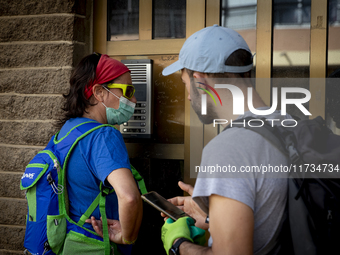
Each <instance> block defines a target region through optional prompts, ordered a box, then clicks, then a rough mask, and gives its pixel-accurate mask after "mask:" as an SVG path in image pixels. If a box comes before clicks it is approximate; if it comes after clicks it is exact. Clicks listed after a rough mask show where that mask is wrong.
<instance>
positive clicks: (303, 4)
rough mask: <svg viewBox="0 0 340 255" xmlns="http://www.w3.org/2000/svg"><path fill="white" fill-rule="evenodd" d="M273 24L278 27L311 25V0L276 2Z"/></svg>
mask: <svg viewBox="0 0 340 255" xmlns="http://www.w3.org/2000/svg"><path fill="white" fill-rule="evenodd" d="M273 3H274V10H273V12H274V15H273V22H274V24H277V25H302V24H307V25H308V24H310V9H311V1H310V0H274V2H273Z"/></svg>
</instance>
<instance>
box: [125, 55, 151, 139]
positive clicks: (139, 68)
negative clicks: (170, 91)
mask: <svg viewBox="0 0 340 255" xmlns="http://www.w3.org/2000/svg"><path fill="white" fill-rule="evenodd" d="M122 63H123V64H125V65H126V66H127V67H128V68H129V69H130V71H131V78H132V85H133V86H134V87H135V90H136V91H135V97H136V99H137V103H136V108H135V112H134V114H133V116H132V117H131V119H130V120H129V121H128V122H125V123H123V124H122V125H120V132H121V133H122V135H123V137H124V138H132V137H136V138H151V134H152V101H153V100H152V60H151V59H124V60H122Z"/></svg>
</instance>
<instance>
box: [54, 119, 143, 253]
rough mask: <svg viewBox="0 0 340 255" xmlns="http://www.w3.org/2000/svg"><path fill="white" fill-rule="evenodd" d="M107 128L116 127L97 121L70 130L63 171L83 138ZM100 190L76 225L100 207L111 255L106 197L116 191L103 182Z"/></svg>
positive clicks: (134, 171)
mask: <svg viewBox="0 0 340 255" xmlns="http://www.w3.org/2000/svg"><path fill="white" fill-rule="evenodd" d="M105 126H110V127H114V126H112V125H109V124H100V123H98V122H96V121H91V122H84V123H82V124H80V125H78V126H76V127H74V128H72V129H71V130H70V132H69V133H68V134H67V135H66V136H65V137H63V138H62V139H70V140H69V141H68V142H69V143H71V144H72V145H71V146H70V148H69V150H68V152H67V154H66V156H65V160H64V163H63V169H64V170H66V166H67V162H68V159H69V157H70V155H71V151H72V149H73V148H74V147H75V145H76V144H77V143H78V141H79V140H81V139H82V138H84V137H85V136H86V135H87V134H89V133H91V132H93V131H94V130H96V129H98V128H101V127H105ZM114 128H115V127H114ZM57 134H58V133H57ZM70 134H71V135H70ZM56 137H57V135H55V139H54V141H56ZM68 137H69V138H68ZM131 170H132V174H133V176H134V178H135V179H136V181H137V182H138V186H139V189H140V191H141V192H142V194H144V193H147V191H146V187H145V183H144V180H143V178H142V177H141V175H140V174H139V173H138V171H137V170H136V169H135V168H134V167H133V166H131ZM62 183H63V184H64V185H66V171H63V175H62ZM99 189H100V193H99V194H98V195H97V197H96V198H95V199H94V201H93V202H92V203H91V205H90V206H89V207H88V209H87V210H86V212H85V213H84V214H83V215H82V216H81V217H80V219H79V221H78V222H77V223H76V224H77V225H78V226H81V227H82V226H83V225H84V223H85V221H86V220H87V219H88V218H89V217H90V216H91V214H92V213H93V211H94V210H95V209H96V208H97V207H98V206H99V211H100V214H101V218H102V223H103V242H104V247H105V255H109V254H111V243H110V239H109V232H108V225H107V216H106V207H105V205H106V196H107V195H108V194H110V193H113V192H114V189H109V188H107V187H105V186H104V185H103V183H102V182H101V183H100V186H99ZM64 194H65V193H64ZM62 199H63V203H61V204H64V205H65V206H66V203H65V201H66V199H67V198H66V197H65V195H63V196H62ZM65 206H63V207H64V208H63V210H65V211H66V208H65ZM112 246H113V249H114V254H119V252H118V250H117V245H115V244H113V245H112Z"/></svg>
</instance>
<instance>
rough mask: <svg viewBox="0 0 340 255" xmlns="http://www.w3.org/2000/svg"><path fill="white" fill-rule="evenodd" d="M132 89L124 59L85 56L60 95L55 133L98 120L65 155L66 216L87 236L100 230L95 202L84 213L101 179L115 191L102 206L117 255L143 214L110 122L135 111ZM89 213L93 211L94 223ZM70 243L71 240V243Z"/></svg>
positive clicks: (128, 250) (125, 155)
mask: <svg viewBox="0 0 340 255" xmlns="http://www.w3.org/2000/svg"><path fill="white" fill-rule="evenodd" d="M134 92H135V89H134V87H133V85H132V80H131V75H130V70H129V69H128V68H127V67H126V66H125V65H124V64H123V63H121V62H120V61H118V60H115V59H112V58H110V57H109V56H108V55H102V54H98V53H93V54H91V55H88V56H86V57H84V58H83V59H82V60H81V61H80V63H79V64H78V65H77V66H76V67H75V68H74V70H73V72H72V74H71V78H70V87H69V92H68V93H67V94H65V95H64V98H65V99H66V100H65V102H64V106H63V108H62V109H63V114H62V117H61V119H60V121H59V127H60V131H59V132H58V134H57V135H56V139H57V140H62V139H63V138H64V137H66V136H67V135H68V134H69V133H71V132H72V130H76V129H77V128H78V127H82V126H83V124H84V123H93V125H97V124H99V125H97V126H96V127H98V128H97V129H95V130H94V131H92V132H91V133H89V134H87V135H86V136H85V137H82V138H81V139H80V140H79V141H78V143H77V144H76V145H75V146H74V148H73V150H72V153H71V155H70V157H69V160H68V164H67V171H66V180H67V192H68V200H69V216H70V218H71V219H72V220H73V221H74V222H77V223H78V224H80V222H81V224H80V225H82V224H84V225H83V229H87V230H88V232H87V235H88V236H90V237H92V236H93V234H91V233H93V231H97V232H98V224H96V223H95V219H98V220H99V219H100V218H101V216H102V214H101V210H99V206H97V207H96V208H95V210H94V211H93V212H92V213H91V215H87V214H86V212H87V210H88V208H90V206H91V203H92V202H93V201H95V199H96V197H97V196H98V194H100V193H101V190H100V188H99V187H100V186H101V185H102V184H103V185H105V186H106V187H109V188H113V190H114V192H112V193H109V194H108V195H107V196H106V203H105V208H104V210H106V216H107V218H108V223H109V224H110V226H109V230H110V231H109V234H110V240H111V241H112V242H114V243H116V244H117V245H116V246H115V247H117V249H116V250H118V251H119V254H131V252H132V244H133V243H134V242H135V241H136V239H137V235H138V232H139V228H140V225H141V221H142V214H143V208H142V200H141V197H140V191H139V189H138V186H137V185H136V181H135V179H134V177H133V174H132V170H134V169H132V167H131V165H130V161H129V156H128V153H127V149H126V147H125V143H124V140H123V137H122V135H121V133H120V132H119V130H117V129H116V128H115V127H113V126H112V125H120V124H122V123H124V122H126V121H128V120H129V119H130V117H131V116H132V114H133V113H134V107H135V104H136V102H137V100H136V97H135V96H134ZM101 124H105V125H101ZM108 124H110V125H108ZM72 134H73V133H72ZM85 215H87V217H85ZM88 216H92V222H91V219H87V218H88ZM103 218H104V216H103ZM86 219H87V220H86ZM85 220H86V221H85ZM91 223H92V225H91ZM93 226H94V227H93ZM113 227H115V228H116V229H117V231H116V232H114V231H113ZM105 234H107V233H104V236H105ZM101 235H102V236H103V233H102V232H101ZM84 238H85V237H84ZM98 238H99V239H100V237H98V236H96V239H98ZM99 239H98V240H99ZM98 240H94V239H92V244H93V249H97V250H98V249H100V248H101V246H100V245H98V243H95V242H94V241H98ZM90 241H91V240H90ZM98 242H99V241H98ZM65 243H66V244H65V246H64V249H66V250H67V249H68V248H69V249H70V250H72V249H74V248H72V247H66V246H67V244H68V242H65ZM85 244H86V245H87V246H86V247H89V242H88V243H86V241H84V240H83V239H81V238H80V239H79V240H78V245H85ZM68 245H69V246H72V245H74V244H73V243H72V242H69V244H68ZM109 248H111V246H110V247H109ZM98 252H100V250H98ZM89 253H91V250H89ZM102 253H103V254H104V251H103V252H102ZM91 254H93V253H91Z"/></svg>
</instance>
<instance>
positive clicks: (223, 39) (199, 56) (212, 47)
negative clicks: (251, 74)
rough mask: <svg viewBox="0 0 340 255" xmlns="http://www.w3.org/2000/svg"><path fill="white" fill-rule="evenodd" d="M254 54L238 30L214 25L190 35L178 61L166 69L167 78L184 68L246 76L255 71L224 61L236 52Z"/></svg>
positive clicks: (250, 66)
mask: <svg viewBox="0 0 340 255" xmlns="http://www.w3.org/2000/svg"><path fill="white" fill-rule="evenodd" d="M239 49H243V50H246V51H248V52H250V53H251V51H250V49H249V47H248V45H247V43H246V41H245V40H244V39H243V38H242V36H241V35H240V34H239V33H237V32H236V31H234V30H232V29H230V28H226V27H221V26H218V25H213V26H211V27H206V28H203V29H201V30H199V31H197V32H196V33H194V34H193V35H191V36H190V37H189V38H188V39H187V40H186V41H185V42H184V44H183V47H182V49H181V51H180V53H179V59H178V61H176V62H175V63H173V64H171V65H170V66H168V67H166V68H164V69H163V72H162V74H163V75H164V76H167V75H170V74H173V73H174V72H177V71H179V70H181V69H183V68H187V69H190V70H193V71H197V72H202V73H226V72H228V73H245V72H248V71H250V70H251V69H252V68H253V64H250V65H247V66H227V65H225V61H226V60H227V59H228V57H229V56H230V55H231V54H232V53H233V52H234V51H236V50H239Z"/></svg>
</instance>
